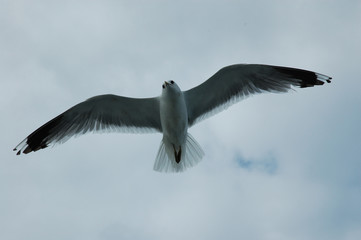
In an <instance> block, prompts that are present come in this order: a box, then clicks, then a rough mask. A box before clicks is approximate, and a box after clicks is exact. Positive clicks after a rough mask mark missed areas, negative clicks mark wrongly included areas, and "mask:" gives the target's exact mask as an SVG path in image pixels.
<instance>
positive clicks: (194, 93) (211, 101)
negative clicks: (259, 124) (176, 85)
mask: <svg viewBox="0 0 361 240" xmlns="http://www.w3.org/2000/svg"><path fill="white" fill-rule="evenodd" d="M330 79H331V78H330V77H328V76H326V75H323V74H319V73H315V72H312V71H307V70H303V69H297V68H288V67H279V66H270V65H261V64H236V65H231V66H227V67H224V68H222V69H221V70H219V71H218V72H217V73H215V74H214V75H213V76H212V77H210V78H209V79H208V80H207V81H205V82H204V83H202V84H200V85H199V86H197V87H194V88H192V89H190V90H188V91H185V92H184V96H185V100H186V103H187V109H188V124H189V126H192V125H194V124H195V123H196V122H198V121H200V120H202V119H204V118H206V117H208V116H211V115H213V114H215V113H218V112H219V111H221V110H223V109H225V108H226V107H228V106H229V105H231V104H233V103H235V102H237V101H239V100H241V99H242V98H244V97H247V96H249V95H251V94H255V93H262V92H287V91H288V90H290V89H292V87H301V88H305V87H313V86H315V85H322V84H324V83H325V82H330Z"/></svg>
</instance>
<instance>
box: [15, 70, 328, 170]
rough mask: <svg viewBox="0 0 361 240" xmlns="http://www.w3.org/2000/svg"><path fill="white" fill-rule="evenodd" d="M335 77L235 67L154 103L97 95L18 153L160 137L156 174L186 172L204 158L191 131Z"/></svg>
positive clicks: (172, 86) (172, 87)
mask: <svg viewBox="0 0 361 240" xmlns="http://www.w3.org/2000/svg"><path fill="white" fill-rule="evenodd" d="M331 79H332V78H331V77H329V76H326V75H323V74H320V73H316V72H312V71H308V70H303V69H297V68H289V67H281V66H271V65H261V64H235V65H230V66H227V67H224V68H222V69H220V70H219V71H218V72H216V73H215V74H214V75H213V76H212V77H210V78H209V79H208V80H207V81H205V82H203V83H202V84H200V85H198V86H196V87H194V88H191V89H189V90H187V91H182V90H181V89H180V88H179V86H178V85H177V84H176V83H175V82H174V81H173V80H171V81H165V82H164V83H163V84H162V93H161V95H160V96H159V97H153V98H129V97H123V96H117V95H112V94H106V95H99V96H95V97H92V98H89V99H88V100H86V101H84V102H81V103H79V104H77V105H75V106H73V107H71V108H70V109H68V110H67V111H65V112H64V113H62V114H60V115H59V116H57V117H55V118H54V119H52V120H50V121H49V122H47V123H45V124H44V125H42V126H41V127H39V128H38V129H36V130H35V131H34V132H33V133H31V134H30V135H29V136H28V137H26V138H25V139H24V140H23V141H22V142H20V143H19V144H18V145H17V146H16V147H15V148H14V151H17V155H20V154H21V153H25V154H27V153H30V152H36V151H38V150H40V149H43V148H46V147H48V146H50V145H54V144H55V143H64V142H65V141H67V140H68V139H69V138H71V137H73V136H75V135H81V134H85V133H87V132H97V131H104V130H107V131H120V132H142V131H143V132H144V131H146V132H159V133H162V134H163V138H162V141H161V143H160V146H159V150H158V154H157V156H156V159H155V163H154V167H153V169H154V170H155V171H159V172H182V171H184V170H186V169H188V168H190V167H193V166H194V165H196V164H197V163H198V162H200V161H201V159H202V158H203V156H204V152H203V150H202V148H201V147H200V145H199V144H198V143H197V141H196V140H195V139H194V138H193V137H192V136H191V135H190V134H189V133H188V128H190V127H192V126H194V125H195V124H196V123H198V122H200V121H201V120H203V119H205V118H207V117H210V116H212V115H214V114H216V113H218V112H220V111H222V110H224V109H226V108H228V107H229V106H230V105H232V104H234V103H236V102H238V101H240V100H242V99H244V98H245V97H247V96H250V95H252V94H256V93H263V92H273V93H281V92H288V91H289V90H291V89H293V87H300V88H307V87H313V86H315V85H323V84H324V83H325V82H327V83H330V82H331Z"/></svg>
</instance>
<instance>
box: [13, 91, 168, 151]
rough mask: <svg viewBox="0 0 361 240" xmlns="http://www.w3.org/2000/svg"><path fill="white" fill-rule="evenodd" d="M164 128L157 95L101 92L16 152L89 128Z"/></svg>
mask: <svg viewBox="0 0 361 240" xmlns="http://www.w3.org/2000/svg"><path fill="white" fill-rule="evenodd" d="M101 130H108V131H113V130H115V131H123V132H134V131H135V132H139V131H144V130H145V131H149V130H150V131H158V132H161V131H162V127H161V123H160V114H159V99H158V98H144V99H138V98H127V97H121V96H116V95H100V96H96V97H92V98H90V99H88V100H86V101H84V102H81V103H79V104H77V105H75V106H74V107H72V108H70V109H69V110H67V111H65V112H64V113H62V114H60V115H59V116H57V117H55V118H54V119H52V120H50V121H49V122H47V123H45V124H44V125H43V126H41V127H40V128H38V129H37V130H35V131H34V132H33V133H31V134H30V135H29V136H28V137H27V138H25V139H24V140H23V141H22V142H21V143H19V144H18V145H17V146H16V147H15V149H14V151H18V152H17V154H18V155H19V154H20V153H21V152H23V153H29V152H32V151H34V152H35V151H37V150H39V149H42V148H45V147H47V146H48V145H51V144H54V143H63V142H65V141H66V140H68V139H69V138H70V137H72V136H74V135H78V134H85V133H87V132H90V131H101Z"/></svg>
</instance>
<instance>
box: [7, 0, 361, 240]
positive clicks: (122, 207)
mask: <svg viewBox="0 0 361 240" xmlns="http://www.w3.org/2000/svg"><path fill="white" fill-rule="evenodd" d="M360 13H361V2H360V1H346V2H345V1H321V0H320V1H314V0H312V1H40V0H39V1H20V0H11V1H6V0H1V1H0V34H1V37H0V84H1V87H0V91H1V101H0V107H1V113H2V114H1V116H2V117H1V123H2V124H1V132H2V134H1V136H0V146H1V166H2V167H1V168H0V192H1V197H0V228H1V230H0V239H9V240H10V239H37V240H42V239H90V240H92V239H104V240H111V239H250V240H253V239H255V240H256V239H267V240H273V239H275V240H276V239H277V240H282V239H287V240H288V239H293V240H298V239H300V240H301V239H308V240H312V239H315V240H316V239H317V240H320V239H327V240H333V239H335V240H336V239H337V240H339V239H345V240H346V239H347V240H354V239H361V228H360V226H361V208H360V202H361V175H360V173H361V161H360V155H361V150H360V149H361V128H360V122H361V108H360V106H361V81H360V76H361V70H360V63H361V54H360V53H361V47H360V46H361V45H360V42H361V28H360V22H361V14H360ZM235 63H264V64H273V65H282V66H291V67H298V68H304V69H309V70H314V71H317V72H320V73H324V74H327V75H330V76H332V77H333V82H332V84H328V85H324V86H322V87H317V88H316V87H315V88H310V89H298V90H297V91H294V92H290V93H287V94H264V95H257V96H254V97H250V98H248V99H246V100H244V101H242V102H240V103H238V104H237V105H234V106H232V107H230V108H229V109H228V110H226V111H224V112H222V113H220V114H218V115H216V116H214V117H212V118H209V119H207V120H205V121H203V122H201V123H199V124H198V125H196V126H194V127H193V128H191V129H190V132H191V134H192V135H193V136H194V137H195V138H196V139H197V141H198V142H199V143H200V145H201V146H202V148H203V149H204V151H205V153H206V155H205V157H204V159H203V160H202V162H201V163H200V164H199V165H197V166H196V167H194V168H192V169H190V170H188V171H186V172H184V173H182V174H160V173H157V172H154V171H153V170H152V167H153V163H154V159H155V156H156V153H157V151H158V147H159V142H160V140H161V135H160V134H143V135H138V134H134V135H132V134H89V135H85V136H81V137H78V138H75V139H71V140H69V141H68V142H67V143H66V144H63V145H59V146H56V147H54V148H49V149H45V150H43V151H39V152H36V153H32V154H28V155H22V156H16V155H15V154H14V152H12V148H13V147H14V146H15V145H16V144H17V143H18V142H20V141H21V140H22V139H23V138H24V137H26V136H27V135H28V134H30V133H31V132H32V131H33V130H35V129H36V128H37V127H39V126H40V125H42V124H43V123H45V122H46V121H48V120H50V119H51V118H53V117H55V116H56V115H58V114H60V113H61V112H63V111H65V110H66V109H68V108H69V107H71V106H73V105H75V104H76V103H78V102H80V101H83V100H85V99H87V98H89V97H92V96H94V95H99V94H104V93H113V94H118V95H124V96H129V97H152V96H157V95H159V94H160V93H161V84H162V83H163V81H164V80H169V79H173V80H175V81H176V82H177V83H178V85H179V86H180V87H181V88H182V89H184V90H187V89H189V88H191V87H193V86H196V85H198V84H200V83H202V82H203V81H204V80H206V79H207V78H208V77H210V76H211V75H212V74H214V73H215V72H216V71H217V70H219V69H220V68H221V67H223V66H226V65H230V64H235Z"/></svg>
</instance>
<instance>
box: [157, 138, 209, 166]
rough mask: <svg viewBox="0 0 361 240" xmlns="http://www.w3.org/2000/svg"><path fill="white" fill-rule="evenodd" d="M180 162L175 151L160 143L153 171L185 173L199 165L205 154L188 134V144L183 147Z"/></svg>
mask: <svg viewBox="0 0 361 240" xmlns="http://www.w3.org/2000/svg"><path fill="white" fill-rule="evenodd" d="M181 149H182V151H181V156H180V161H179V162H178V163H177V159H176V157H175V154H174V149H173V148H172V147H171V146H168V147H167V145H166V144H165V143H164V142H163V140H162V141H161V143H160V146H159V150H158V154H157V157H156V159H155V163H154V167H153V169H154V170H155V171H158V172H183V171H185V170H186V169H187V168H191V167H193V166H195V165H197V163H199V162H200V161H201V160H202V158H203V156H204V152H203V150H202V148H201V147H200V145H199V144H198V143H197V141H196V140H195V139H194V138H193V137H192V136H191V135H190V134H189V133H188V135H187V139H186V142H185V143H184V144H183V145H182V147H181Z"/></svg>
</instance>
